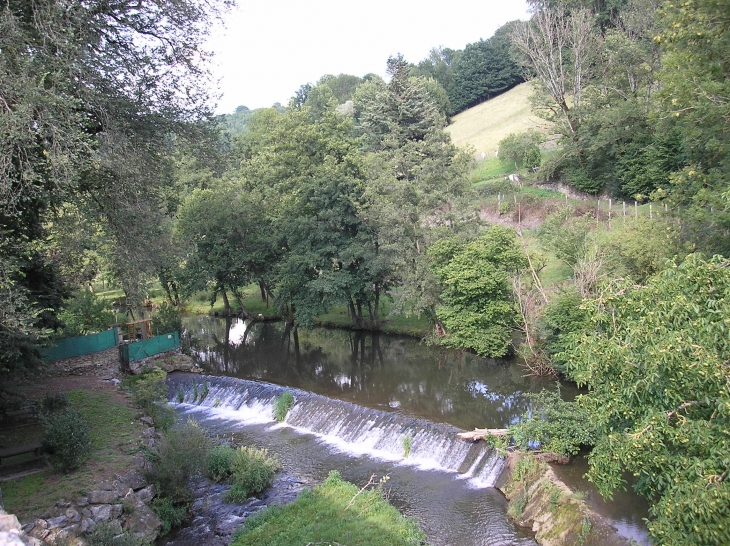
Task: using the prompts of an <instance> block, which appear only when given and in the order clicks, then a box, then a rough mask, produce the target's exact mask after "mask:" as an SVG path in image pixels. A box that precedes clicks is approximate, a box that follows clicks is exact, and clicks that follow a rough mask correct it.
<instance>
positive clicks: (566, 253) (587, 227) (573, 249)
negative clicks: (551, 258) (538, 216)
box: [537, 207, 593, 268]
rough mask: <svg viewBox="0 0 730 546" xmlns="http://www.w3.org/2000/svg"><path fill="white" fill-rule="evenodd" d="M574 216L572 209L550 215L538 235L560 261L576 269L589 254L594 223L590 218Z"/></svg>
mask: <svg viewBox="0 0 730 546" xmlns="http://www.w3.org/2000/svg"><path fill="white" fill-rule="evenodd" d="M573 214H574V212H573V208H572V207H565V208H562V209H560V210H558V211H556V212H554V213H552V214H550V215H549V216H548V217H547V218H545V221H544V222H543V223H542V225H541V226H540V229H539V230H538V233H537V234H538V237H539V239H540V241H541V242H542V244H543V245H544V246H545V247H546V248H547V249H548V250H550V251H552V252H553V253H554V254H555V256H556V257H557V258H558V259H560V260H562V261H563V262H565V263H566V264H568V265H569V266H570V267H572V268H575V267H576V266H577V265H578V263H580V261H581V260H582V259H583V258H584V257H585V256H586V254H587V253H588V248H589V247H590V245H591V235H590V231H591V227H592V225H593V223H592V220H591V219H590V217H588V216H581V217H577V218H576V217H574V216H573Z"/></svg>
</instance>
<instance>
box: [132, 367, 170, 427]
mask: <svg viewBox="0 0 730 546" xmlns="http://www.w3.org/2000/svg"><path fill="white" fill-rule="evenodd" d="M166 378H167V374H166V373H165V372H164V371H163V370H161V369H160V368H154V369H151V370H145V371H143V372H142V373H141V374H140V375H138V376H136V377H134V380H133V381H130V389H131V391H132V395H133V396H134V402H135V404H137V405H138V406H139V407H140V408H142V410H143V411H144V412H145V413H146V414H147V415H149V416H150V417H152V420H153V421H154V422H155V426H156V427H157V428H159V429H160V430H165V429H168V428H170V426H172V424H173V423H174V422H175V413H174V410H172V409H171V408H168V407H167V385H166V384H165V379H166Z"/></svg>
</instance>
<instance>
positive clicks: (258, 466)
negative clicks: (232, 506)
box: [224, 447, 279, 502]
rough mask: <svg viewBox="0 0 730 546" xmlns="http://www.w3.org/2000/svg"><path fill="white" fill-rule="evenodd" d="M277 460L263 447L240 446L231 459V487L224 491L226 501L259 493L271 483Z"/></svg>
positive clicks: (242, 499)
mask: <svg viewBox="0 0 730 546" xmlns="http://www.w3.org/2000/svg"><path fill="white" fill-rule="evenodd" d="M278 469H279V461H277V460H276V459H275V458H274V457H272V456H270V455H269V453H268V451H267V450H265V449H257V448H255V447H241V448H240V449H238V450H236V451H235V455H234V456H233V460H232V472H231V477H230V481H231V484H232V485H231V489H230V490H228V491H227V492H226V495H225V498H224V500H225V501H226V502H243V501H244V500H246V499H247V498H248V497H250V496H251V495H255V494H257V493H261V492H262V491H263V490H264V489H266V488H267V487H269V486H270V485H271V482H272V481H273V479H274V474H276V471H277V470H278Z"/></svg>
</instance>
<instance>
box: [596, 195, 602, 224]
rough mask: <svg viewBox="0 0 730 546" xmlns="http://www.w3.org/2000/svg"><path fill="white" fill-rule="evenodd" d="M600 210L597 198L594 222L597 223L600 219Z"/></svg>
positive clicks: (599, 201)
mask: <svg viewBox="0 0 730 546" xmlns="http://www.w3.org/2000/svg"><path fill="white" fill-rule="evenodd" d="M600 210H601V199H600V198H599V199H598V201H596V222H598V221H599V220H600V219H601V216H600Z"/></svg>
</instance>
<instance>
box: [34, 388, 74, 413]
mask: <svg viewBox="0 0 730 546" xmlns="http://www.w3.org/2000/svg"><path fill="white" fill-rule="evenodd" d="M66 407H68V397H67V396H66V393H63V392H50V393H47V394H46V395H45V396H44V397H43V400H41V407H40V411H41V414H42V415H50V414H52V413H55V412H57V411H59V410H62V409H64V408H66Z"/></svg>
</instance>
